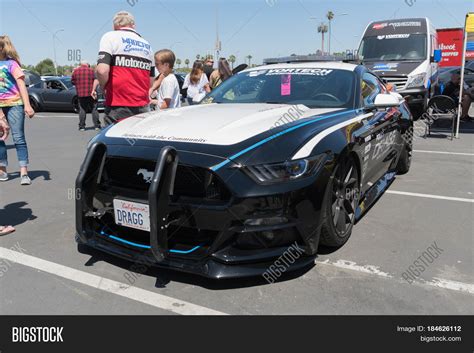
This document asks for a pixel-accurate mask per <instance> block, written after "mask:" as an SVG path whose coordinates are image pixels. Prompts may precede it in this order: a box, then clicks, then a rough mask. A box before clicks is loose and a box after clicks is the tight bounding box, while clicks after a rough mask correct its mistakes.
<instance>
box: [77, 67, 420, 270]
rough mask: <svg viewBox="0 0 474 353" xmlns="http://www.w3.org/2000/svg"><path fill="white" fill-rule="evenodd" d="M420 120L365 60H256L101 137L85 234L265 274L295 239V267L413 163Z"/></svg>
mask: <svg viewBox="0 0 474 353" xmlns="http://www.w3.org/2000/svg"><path fill="white" fill-rule="evenodd" d="M412 119H413V117H412V115H411V114H410V111H409V109H408V106H407V104H406V102H405V101H404V100H403V98H402V97H401V96H400V95H398V94H396V93H390V92H388V90H387V88H386V87H385V86H384V84H383V83H382V82H381V81H380V80H379V79H378V78H377V77H376V76H375V75H374V74H373V73H371V72H370V71H368V70H367V69H366V68H365V67H363V66H357V65H351V64H346V63H335V62H328V63H321V62H319V63H305V64H282V65H270V66H263V67H259V68H256V69H250V70H244V71H242V72H240V73H238V74H236V75H234V76H232V77H231V78H230V79H228V80H226V81H225V82H224V83H222V84H221V85H220V86H219V87H217V88H216V89H215V90H214V91H212V92H211V93H210V94H209V95H207V96H206V97H205V98H204V100H203V102H202V103H201V104H198V105H194V106H190V107H183V108H179V109H170V110H165V111H158V112H150V113H145V114H140V115H137V116H132V117H129V118H127V119H124V120H122V121H120V122H119V123H117V124H115V125H111V126H110V127H109V128H107V129H105V130H104V131H102V133H100V134H99V135H97V136H96V137H95V138H94V139H93V140H92V141H91V142H90V144H89V149H88V153H87V156H86V158H85V161H84V163H83V164H82V166H81V170H80V172H79V175H78V178H77V181H76V187H77V190H79V192H80V193H81V195H82V197H81V198H77V199H76V229H77V238H76V240H77V241H78V242H79V243H80V244H83V245H88V246H91V247H94V248H96V249H99V250H101V251H105V252H107V253H110V254H113V255H115V256H118V257H122V258H125V259H128V260H132V261H137V262H141V263H146V264H148V265H156V266H160V267H166V268H172V269H176V270H179V271H186V272H191V273H196V274H199V275H203V276H207V277H211V278H229V277H242V276H255V275H262V274H264V273H265V271H266V270H267V269H268V268H269V266H272V264H274V263H275V261H280V260H279V259H280V257H282V256H285V254H288V253H287V252H288V251H297V252H298V256H297V258H296V259H295V258H294V261H293V262H291V264H288V266H289V268H288V270H295V269H297V268H301V267H303V266H307V265H309V264H311V263H314V259H315V257H316V254H317V251H318V246H319V244H324V245H325V246H329V247H334V248H335V249H337V248H339V247H341V246H342V245H343V244H344V243H345V242H347V240H348V239H349V237H350V235H351V233H352V228H353V226H354V224H355V222H357V221H358V220H360V219H361V217H362V216H363V214H364V213H366V212H367V211H368V210H370V208H371V206H372V205H373V204H374V203H375V202H376V200H377V199H378V198H379V197H380V196H381V195H382V194H383V192H384V191H385V190H386V189H387V188H388V187H389V185H390V184H391V182H392V181H393V180H394V178H395V175H396V174H397V173H399V174H403V173H407V172H408V170H409V168H410V163H411V146H412V138H411V134H410V133H411V132H412V126H413V125H412V124H413V120H412ZM355 241H356V240H355ZM298 249H299V250H298Z"/></svg>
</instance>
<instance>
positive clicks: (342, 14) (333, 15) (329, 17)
mask: <svg viewBox="0 0 474 353" xmlns="http://www.w3.org/2000/svg"><path fill="white" fill-rule="evenodd" d="M347 15H349V14H347V13H341V14H340V15H338V16H347ZM335 16H336V15H335V14H334V13H333V12H332V11H329V12H328V13H327V15H326V17H327V19H328V20H329V39H328V52H329V55H331V37H332V31H331V22H332V19H333V18H334V17H335Z"/></svg>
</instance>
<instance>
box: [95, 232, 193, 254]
mask: <svg viewBox="0 0 474 353" xmlns="http://www.w3.org/2000/svg"><path fill="white" fill-rule="evenodd" d="M100 234H101V235H105V236H106V237H109V238H110V239H113V240H116V241H118V242H121V243H124V244H127V245H131V246H135V247H137V248H141V249H151V246H150V245H143V244H138V243H134V242H131V241H128V240H125V239H122V238H119V237H116V236H115V235H110V234H107V233H106V232H104V231H103V230H101V231H100ZM201 246H202V245H196V246H195V247H194V248H192V249H189V250H175V249H171V250H169V252H170V253H174V254H190V253H192V252H194V251H196V250H197V249H199V248H200V247H201Z"/></svg>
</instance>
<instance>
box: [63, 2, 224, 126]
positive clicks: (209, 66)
mask: <svg viewBox="0 0 474 353" xmlns="http://www.w3.org/2000/svg"><path fill="white" fill-rule="evenodd" d="M175 62H176V56H175V54H174V53H173V51H171V50H169V49H162V50H159V51H157V52H155V53H153V51H152V48H151V45H150V43H149V42H148V41H147V40H146V39H145V38H143V37H142V36H141V35H140V34H139V33H138V32H137V31H136V25H135V19H134V17H133V15H132V14H130V13H129V12H126V11H121V12H118V13H117V14H116V15H115V16H114V19H113V31H110V32H108V33H106V34H104V35H103V37H102V38H101V40H100V48H99V57H98V62H97V67H96V70H95V72H94V71H93V70H92V69H91V68H90V67H89V65H88V64H87V63H82V65H81V66H80V67H79V68H77V69H76V70H75V71H74V72H73V75H72V80H73V83H74V84H75V85H76V87H77V90H78V96H79V102H80V104H79V108H80V114H79V115H80V117H79V129H80V130H81V131H83V130H84V129H85V114H86V112H87V111H92V118H93V123H94V127H95V128H96V129H97V130H99V129H100V128H101V124H100V122H99V118H98V113H97V109H96V108H97V103H96V102H97V92H96V89H97V87H98V86H99V85H100V87H101V88H102V91H103V92H104V94H105V117H104V124H105V125H109V124H113V123H115V122H116V121H118V120H120V119H122V118H125V117H129V116H131V115H136V114H140V113H143V112H147V111H149V110H150V109H159V110H163V109H171V108H179V107H180V106H181V96H180V91H181V88H180V86H179V83H178V80H177V78H176V76H175V74H174V65H175ZM213 66H214V62H213V60H212V59H211V58H207V59H206V60H205V61H200V60H196V61H195V62H194V64H193V67H192V70H191V72H190V73H189V74H188V75H187V76H186V78H185V80H184V84H183V87H182V88H183V89H187V102H188V104H189V105H193V104H195V103H196V102H199V101H200V100H201V99H202V98H203V97H204V96H205V95H206V93H209V92H210V91H211V90H212V89H214V88H216V87H217V86H219V85H220V84H221V83H222V82H224V81H225V80H226V79H228V78H229V77H230V76H232V70H231V69H230V66H229V63H228V62H227V60H226V59H224V58H221V59H219V63H218V67H217V68H216V69H214V68H213ZM91 98H92V99H91Z"/></svg>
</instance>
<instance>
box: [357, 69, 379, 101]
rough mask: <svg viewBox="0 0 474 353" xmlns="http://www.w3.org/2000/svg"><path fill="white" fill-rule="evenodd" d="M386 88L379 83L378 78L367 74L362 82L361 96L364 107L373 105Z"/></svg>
mask: <svg viewBox="0 0 474 353" xmlns="http://www.w3.org/2000/svg"><path fill="white" fill-rule="evenodd" d="M384 90H385V89H384V87H383V86H382V84H381V83H380V82H379V80H378V78H377V77H375V76H374V75H372V74H370V73H368V72H366V73H365V74H364V75H363V76H362V80H361V90H360V91H361V94H362V100H363V102H364V106H367V105H370V104H373V103H374V101H375V97H376V96H377V94H380V93H382V92H383V91H384Z"/></svg>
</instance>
